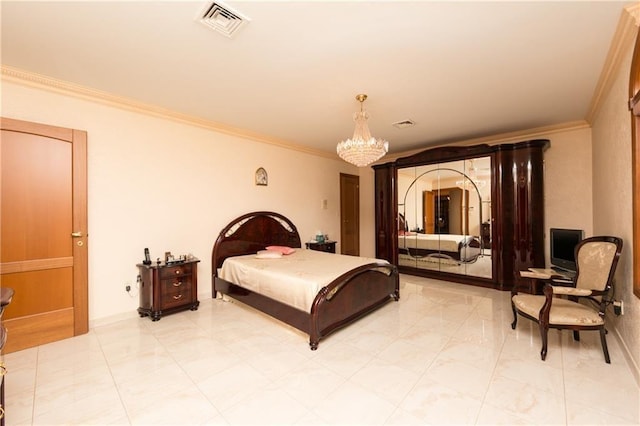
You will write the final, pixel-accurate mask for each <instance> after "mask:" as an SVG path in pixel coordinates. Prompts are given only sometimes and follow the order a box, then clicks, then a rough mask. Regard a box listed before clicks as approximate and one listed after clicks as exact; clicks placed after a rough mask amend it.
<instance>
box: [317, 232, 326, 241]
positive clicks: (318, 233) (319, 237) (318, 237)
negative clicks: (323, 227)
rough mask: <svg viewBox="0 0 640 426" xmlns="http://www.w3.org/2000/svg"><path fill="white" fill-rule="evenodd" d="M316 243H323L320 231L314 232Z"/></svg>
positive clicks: (322, 235)
mask: <svg viewBox="0 0 640 426" xmlns="http://www.w3.org/2000/svg"><path fill="white" fill-rule="evenodd" d="M316 243H320V244H322V243H324V234H323V233H322V231H318V232H316Z"/></svg>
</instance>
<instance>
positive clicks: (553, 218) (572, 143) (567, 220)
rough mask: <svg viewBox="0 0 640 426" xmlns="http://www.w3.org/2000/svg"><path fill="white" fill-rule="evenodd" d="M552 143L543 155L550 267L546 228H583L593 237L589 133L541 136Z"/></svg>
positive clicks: (586, 234)
mask: <svg viewBox="0 0 640 426" xmlns="http://www.w3.org/2000/svg"><path fill="white" fill-rule="evenodd" d="M539 137H541V138H546V139H549V140H550V141H551V146H550V147H549V149H548V150H547V151H545V153H544V179H545V181H544V198H545V200H544V204H545V212H544V214H545V227H544V229H545V259H546V264H547V266H549V228H570V229H582V230H584V234H585V236H586V237H589V236H592V235H593V226H592V217H593V199H592V194H591V181H592V173H591V159H592V154H591V130H590V129H589V128H584V129H578V130H571V131H567V132H558V133H555V134H551V135H540V136H539Z"/></svg>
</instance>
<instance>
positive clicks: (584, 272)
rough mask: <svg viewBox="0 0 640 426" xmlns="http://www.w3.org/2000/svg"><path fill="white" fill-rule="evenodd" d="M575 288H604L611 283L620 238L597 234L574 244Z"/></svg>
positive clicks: (619, 250) (616, 263)
mask: <svg viewBox="0 0 640 426" xmlns="http://www.w3.org/2000/svg"><path fill="white" fill-rule="evenodd" d="M575 250H576V265H577V275H576V288H585V289H590V290H600V291H602V290H604V289H606V288H607V287H608V286H611V285H612V282H613V276H614V274H615V272H616V266H617V265H618V259H619V258H620V253H621V252H622V239H621V238H618V237H608V236H598V237H590V238H585V239H584V240H582V241H580V243H579V244H578V245H577V246H576V249H575Z"/></svg>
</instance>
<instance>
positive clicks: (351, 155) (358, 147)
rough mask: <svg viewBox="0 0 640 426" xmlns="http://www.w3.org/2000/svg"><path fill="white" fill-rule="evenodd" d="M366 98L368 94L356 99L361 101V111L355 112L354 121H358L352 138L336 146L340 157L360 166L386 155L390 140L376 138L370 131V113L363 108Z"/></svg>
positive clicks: (358, 96)
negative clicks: (368, 123) (368, 121)
mask: <svg viewBox="0 0 640 426" xmlns="http://www.w3.org/2000/svg"><path fill="white" fill-rule="evenodd" d="M366 99H367V95H357V96H356V100H357V101H358V102H360V111H359V112H356V113H354V114H353V121H355V122H356V128H355V130H354V131H353V136H352V137H351V139H347V140H346V141H342V142H340V143H339V144H338V146H337V147H336V151H337V152H338V155H339V156H340V158H342V159H343V160H344V161H346V162H348V163H351V164H355V165H356V166H358V167H364V166H368V165H369V164H371V163H373V162H374V161H376V160H379V159H380V158H382V157H384V155H385V154H386V153H387V152H388V151H389V142H387V141H385V140H383V139H376V138H374V137H373V136H371V132H369V126H368V125H367V120H368V119H369V114H367V112H366V111H364V110H363V108H362V103H363V102H364V101H365V100H366Z"/></svg>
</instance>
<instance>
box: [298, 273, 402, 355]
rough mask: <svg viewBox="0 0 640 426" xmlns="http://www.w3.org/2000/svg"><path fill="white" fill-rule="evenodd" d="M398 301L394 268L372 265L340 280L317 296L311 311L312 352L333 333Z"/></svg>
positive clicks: (398, 295) (397, 279)
mask: <svg viewBox="0 0 640 426" xmlns="http://www.w3.org/2000/svg"><path fill="white" fill-rule="evenodd" d="M399 299H400V279H399V275H398V270H397V268H396V267H395V266H394V265H391V264H382V263H373V264H369V265H364V266H361V267H359V268H357V269H354V270H352V271H349V272H347V273H346V274H344V275H342V276H340V277H338V278H337V279H336V280H334V281H333V282H332V283H331V284H329V285H327V286H326V287H324V288H323V289H322V290H321V291H320V292H319V293H318V295H317V296H316V298H315V300H314V302H313V305H312V307H311V324H310V330H309V345H310V346H311V349H312V350H315V349H316V348H317V347H318V344H319V342H320V339H322V338H323V337H326V336H327V335H329V334H330V333H332V332H333V331H335V330H337V329H339V328H341V327H344V326H345V325H347V324H349V323H351V322H353V321H355V320H357V319H358V318H360V317H362V316H364V315H366V314H368V313H369V312H372V311H374V310H375V309H377V308H379V307H381V306H382V305H384V304H386V303H387V302H389V301H391V300H395V301H397V300H399Z"/></svg>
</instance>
